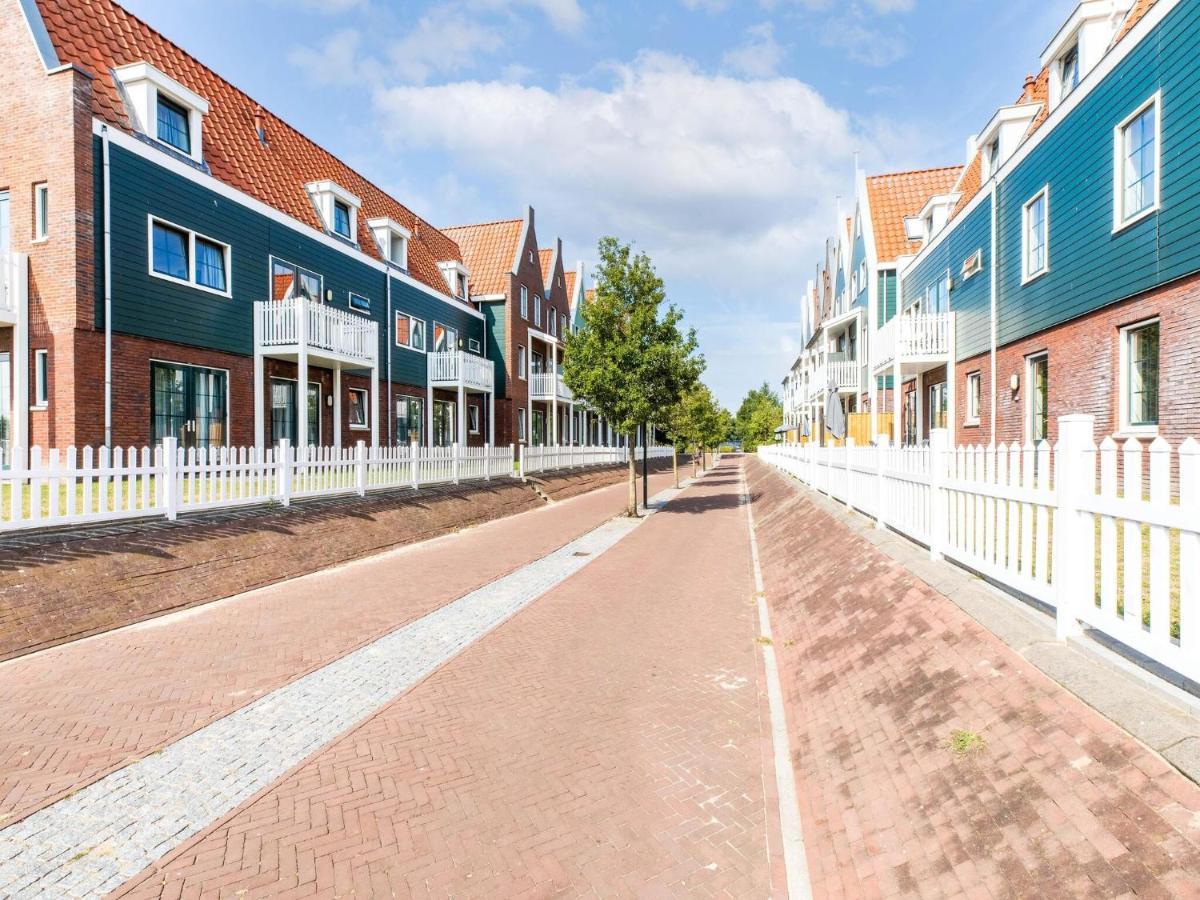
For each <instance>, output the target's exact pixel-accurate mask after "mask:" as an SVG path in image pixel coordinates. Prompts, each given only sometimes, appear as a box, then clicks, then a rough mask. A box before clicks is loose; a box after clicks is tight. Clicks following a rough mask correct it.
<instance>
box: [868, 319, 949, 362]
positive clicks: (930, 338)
mask: <svg viewBox="0 0 1200 900" xmlns="http://www.w3.org/2000/svg"><path fill="white" fill-rule="evenodd" d="M953 323H954V313H950V312H945V313H904V314H902V315H899V316H893V317H892V318H891V319H890V320H889V321H888V322H887V324H885V325H884V326H883V328H881V329H879V331H878V333H877V334H876V336H875V341H876V348H877V350H876V355H875V363H876V365H877V366H883V365H886V364H890V363H892V362H894V361H895V360H896V359H897V358H899V359H900V361H901V362H904V361H905V360H907V359H929V358H930V357H940V356H948V355H949V353H950V333H951V326H952V325H953Z"/></svg>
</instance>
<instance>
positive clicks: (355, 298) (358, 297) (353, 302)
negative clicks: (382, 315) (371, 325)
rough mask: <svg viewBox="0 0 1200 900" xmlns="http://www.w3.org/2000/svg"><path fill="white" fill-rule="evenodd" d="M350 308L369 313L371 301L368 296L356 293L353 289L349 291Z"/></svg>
mask: <svg viewBox="0 0 1200 900" xmlns="http://www.w3.org/2000/svg"><path fill="white" fill-rule="evenodd" d="M350 308H351V309H353V310H354V311H356V312H361V313H370V311H371V301H370V299H369V298H368V297H364V296H363V295H362V294H356V293H354V291H351V292H350Z"/></svg>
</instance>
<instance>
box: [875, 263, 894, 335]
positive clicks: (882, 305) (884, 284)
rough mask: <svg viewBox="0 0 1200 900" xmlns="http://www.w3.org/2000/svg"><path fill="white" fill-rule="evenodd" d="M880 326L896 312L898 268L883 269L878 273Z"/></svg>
mask: <svg viewBox="0 0 1200 900" xmlns="http://www.w3.org/2000/svg"><path fill="white" fill-rule="evenodd" d="M878 281H879V285H878V288H879V289H878V291H877V297H878V301H877V302H878V304H879V306H878V309H877V311H876V316H877V318H878V319H879V322H878V327H879V328H882V327H883V326H884V324H886V323H887V322H888V321H889V320H890V319H891V318H892V316H894V315H895V314H896V270H895V269H882V270H881V271H880V272H879V275H878Z"/></svg>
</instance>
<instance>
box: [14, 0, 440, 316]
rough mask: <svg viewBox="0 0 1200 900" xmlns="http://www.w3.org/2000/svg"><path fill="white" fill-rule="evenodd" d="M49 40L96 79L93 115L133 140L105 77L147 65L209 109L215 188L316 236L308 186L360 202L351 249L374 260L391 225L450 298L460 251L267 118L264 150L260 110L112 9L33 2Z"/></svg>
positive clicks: (77, 2) (103, 1)
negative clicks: (380, 232) (378, 232)
mask: <svg viewBox="0 0 1200 900" xmlns="http://www.w3.org/2000/svg"><path fill="white" fill-rule="evenodd" d="M37 5H38V8H39V9H40V11H41V14H42V18H43V20H44V21H45V24H46V30H47V32H48V33H49V35H50V40H51V42H52V43H53V45H54V49H55V51H56V52H57V53H58V56H59V59H60V60H61V61H62V62H63V63H73V64H75V65H77V66H79V68H81V69H83V70H84V71H86V72H88V73H89V74H91V75H92V76H93V77H94V79H95V80H94V81H93V82H92V90H93V93H92V112H93V114H94V115H95V116H96V117H97V118H99V119H102V120H103V121H105V122H107V123H108V124H110V125H112V126H114V127H117V128H120V129H122V130H124V131H128V132H132V131H133V130H134V128H133V125H132V123H131V121H130V119H129V115H128V113H127V112H126V109H125V104H124V102H123V101H122V99H121V95H120V93H119V91H118V89H117V86H116V84H115V82H114V78H113V74H112V69H113V68H115V67H117V66H123V65H126V64H128V63H134V62H143V61H144V62H148V63H150V64H151V65H153V66H155V67H156V68H158V69H161V70H162V71H163V72H165V73H166V74H167V75H169V76H170V77H172V78H174V79H175V80H176V81H179V82H180V83H181V84H183V85H184V86H186V87H188V88H189V89H191V90H193V91H195V92H196V93H197V94H199V95H200V96H201V97H203V98H204V99H205V100H207V101H208V102H209V113H208V115H207V116H205V118H204V161H205V162H206V163H207V164H208V167H209V170H210V171H211V173H212V174H213V176H215V177H216V178H218V179H219V180H220V181H222V182H224V183H225V184H228V185H229V186H230V187H233V188H236V189H237V190H239V191H242V192H244V193H246V194H249V195H250V196H252V197H255V198H256V199H258V200H260V201H262V202H263V203H266V204H268V205H270V206H272V207H274V208H275V209H278V210H279V211H280V212H283V213H286V214H287V215H289V216H291V217H292V218H294V219H298V220H300V221H301V222H304V223H306V224H308V225H311V226H312V227H314V228H317V229H322V230H323V225H322V223H321V221H320V220H319V218H318V216H317V212H316V210H315V209H314V208H313V204H312V202H311V201H310V199H309V197H308V192H307V191H306V190H305V187H304V186H305V185H306V184H307V183H309V182H312V181H321V180H325V179H328V180H331V181H334V182H335V183H337V184H338V185H340V186H341V187H343V188H345V189H346V190H348V191H350V192H351V193H352V194H355V195H356V196H358V197H359V198H360V199H361V200H362V209H361V211H360V215H359V217H358V235H357V240H358V244H359V246H360V247H361V248H362V250H363V252H364V253H366V254H368V255H370V256H373V257H376V258H380V257H381V254H380V252H379V248H378V246H377V244H376V242H375V238H374V236H373V235H372V234H371V231H370V229H369V227H368V226H367V224H366V223H367V220H368V219H371V218H376V217H384V216H387V217H390V218H392V219H394V220H396V221H397V222H399V223H400V224H401V225H404V226H405V227H406V228H408V229H409V230H410V231H412V233H413V238H412V241H411V242H410V245H409V251H408V265H409V271H410V273H411V274H412V276H413V277H414V278H416V279H417V280H419V281H421V282H423V283H424V284H426V285H428V286H429V287H431V288H433V289H434V290H436V291H438V292H439V293H441V294H445V295H447V296H448V291H447V287H446V282H445V280H444V279H443V278H442V275H441V272H440V271H439V269H438V266H437V264H438V262H439V261H446V260H458V259H460V258H461V257H460V255H459V252H458V247H457V246H456V245H455V244H454V242H453V241H452V240H450V239H449V238H447V237H446V236H445V235H444V234H442V233H441V232H440V231H438V230H437V229H436V228H434V227H433V226H432V225H430V224H429V223H428V222H425V221H423V220H422V219H421V218H420V217H418V216H417V215H416V214H414V213H413V212H412V211H411V210H409V209H408V208H407V207H406V206H404V205H403V204H402V203H400V202H399V201H397V200H395V199H394V198H392V197H391V196H389V195H388V194H386V193H384V192H383V191H382V190H381V189H380V188H378V187H376V186H375V185H374V184H372V183H371V182H370V181H368V180H367V179H366V178H365V177H364V176H362V175H360V174H359V173H358V172H356V171H354V170H353V169H351V168H350V167H349V166H347V165H346V164H345V163H343V162H342V161H341V160H339V159H338V158H337V157H336V156H334V155H333V154H332V153H330V152H329V151H327V150H325V149H323V148H322V147H320V146H318V145H317V144H316V143H314V142H313V141H311V140H309V139H308V138H307V137H305V136H304V135H303V134H301V133H300V132H299V131H297V130H296V129H295V128H293V127H292V126H290V125H288V124H287V123H286V122H284V121H283V120H282V119H280V118H279V117H277V116H275V115H273V114H271V113H270V112H268V111H266V110H264V111H263V121H264V125H265V128H266V134H267V145H266V146H263V145H262V144H261V143H260V142H259V140H258V136H257V135H256V134H255V131H254V112H255V108H256V107H257V106H258V104H257V103H256V102H255V101H254V100H253V99H251V98H250V97H249V96H247V95H246V94H244V93H243V92H242V91H240V90H238V89H237V88H236V87H234V86H233V85H232V84H230V83H229V82H228V81H226V80H225V79H223V78H221V77H220V76H219V75H217V74H216V73H215V72H213V71H212V70H211V69H209V68H208V67H206V66H204V65H202V64H201V63H200V62H198V61H197V60H196V59H195V58H194V57H192V56H191V55H190V54H188V53H187V52H186V51H184V50H183V49H181V48H180V47H178V46H177V45H176V44H174V43H172V42H171V41H169V40H167V39H166V38H165V37H163V36H162V35H161V34H159V33H158V32H157V31H155V30H154V29H152V28H151V27H150V26H149V25H147V24H146V23H145V22H143V21H141V20H140V19H138V18H137V17H136V16H134V15H133V14H132V13H130V12H128V11H127V10H125V9H123V8H122V7H121V6H118V5H117V4H116V3H115V2H113V0H37Z"/></svg>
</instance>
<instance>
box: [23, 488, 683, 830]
mask: <svg viewBox="0 0 1200 900" xmlns="http://www.w3.org/2000/svg"><path fill="white" fill-rule="evenodd" d="M669 483H670V475H667V474H664V475H657V476H651V487H652V489H654V490H661V489H662V488H664V487H667V486H668V485H669ZM624 500H625V486H624V485H623V484H621V485H615V486H612V487H607V488H604V489H601V490H598V491H595V492H593V493H590V494H587V495H584V496H581V497H576V498H574V499H572V500H570V501H569V502H565V503H561V504H557V505H555V506H551V507H545V508H541V509H538V510H535V511H533V512H530V513H525V514H522V515H520V516H515V517H512V518H508V519H502V520H498V521H495V522H491V523H488V524H486V525H483V526H480V527H478V528H475V529H471V530H469V531H466V532H463V533H461V534H458V535H454V536H451V537H447V538H443V539H440V540H437V541H433V542H429V543H426V544H421V545H415V546H412V547H409V548H406V549H404V550H401V551H398V552H397V553H395V554H390V555H386V556H382V557H378V558H375V559H367V560H363V561H360V562H358V563H355V564H353V565H352V566H351V567H348V568H345V569H335V570H331V571H329V572H325V573H320V574H317V575H314V576H310V577H307V578H303V579H300V580H296V581H291V582H284V583H281V584H277V585H273V586H270V587H267V588H263V589H261V590H259V591H256V592H254V593H251V594H246V595H243V596H241V597H238V598H234V599H232V600H229V601H225V602H222V603H218V604H216V605H213V606H208V607H199V608H196V609H194V610H192V611H190V612H187V613H182V614H179V615H176V616H173V617H169V618H165V619H156V620H151V621H149V622H146V623H143V624H141V625H138V626H134V627H132V628H128V629H124V630H122V631H118V632H113V633H110V634H107V635H102V636H100V637H97V638H93V639H89V640H87V641H82V642H79V643H75V644H67V645H63V646H61V647H56V648H53V649H51V650H47V651H45V652H43V653H40V654H36V655H34V656H29V657H24V658H21V659H16V660H13V661H11V662H8V663H5V664H3V665H0V826H3V825H8V824H11V823H12V822H13V821H15V820H17V819H18V818H20V817H22V816H24V815H27V814H29V813H30V812H33V811H34V810H36V809H39V808H41V807H42V806H44V805H46V804H47V803H50V802H53V800H55V799H57V798H59V797H62V796H64V795H65V794H68V793H70V792H72V791H74V790H76V789H77V788H79V787H81V786H83V785H85V784H88V783H90V782H92V781H94V780H95V779H97V778H99V777H101V776H103V775H104V774H106V773H108V772H110V771H112V770H114V769H116V768H119V767H121V766H123V765H126V764H128V763H129V762H131V761H133V760H135V759H138V758H140V757H143V756H146V755H148V754H150V753H153V752H154V751H156V750H157V749H159V748H161V747H163V746H164V745H166V744H169V743H171V742H173V741H175V740H178V739H179V738H180V737H183V736H184V735H186V734H189V733H191V732H192V731H194V730H196V729H197V728H200V727H202V726H204V725H206V724H207V723H209V722H211V721H213V720H215V719H217V718H219V717H220V716H223V715H226V714H227V713H229V712H231V711H233V710H234V709H237V708H239V707H241V706H244V705H245V704H247V703H249V702H251V701H253V700H254V699H255V698H257V697H259V696H261V695H262V694H264V693H267V692H269V691H272V690H274V689H275V688H277V687H279V686H280V685H282V684H286V683H287V682H289V681H291V680H292V679H293V678H295V677H297V676H299V675H301V674H303V673H305V672H307V671H311V670H312V669H314V668H317V667H319V666H322V665H325V664H327V663H329V662H330V661H332V660H333V659H336V658H338V657H340V656H342V655H344V654H345V653H347V652H348V651H350V650H352V649H354V648H355V647H357V646H360V645H362V644H363V643H366V642H368V641H370V640H372V639H374V638H376V637H378V636H379V635H381V634H384V633H386V632H388V631H390V630H392V629H394V628H397V627H399V626H400V625H403V624H405V623H406V622H409V621H412V620H413V619H415V618H418V617H420V616H422V615H424V614H426V613H428V612H429V611H431V610H432V609H435V608H437V607H438V606H441V605H442V604H444V603H446V602H448V601H450V600H452V599H454V598H456V597H459V596H462V595H463V594H466V593H468V592H469V591H471V590H474V589H475V588H477V587H480V586H481V585H483V584H487V583H488V582H490V581H492V580H494V579H495V578H497V577H499V576H501V575H503V574H506V573H508V572H510V571H512V570H513V569H516V568H518V567H520V566H522V565H525V564H527V563H529V562H530V561H532V560H535V559H537V558H539V557H540V556H541V555H543V554H544V553H546V552H549V551H550V550H552V549H555V548H557V547H559V546H562V545H563V544H565V543H567V542H569V541H570V540H572V539H573V538H575V537H577V536H579V535H580V534H582V533H584V532H586V531H589V530H590V529H592V528H594V527H595V526H596V525H598V524H600V523H601V522H603V521H605V520H606V519H608V518H609V517H611V516H612V515H614V514H616V513H617V512H619V511H620V510H621V509H622V508H623V504H624Z"/></svg>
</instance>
